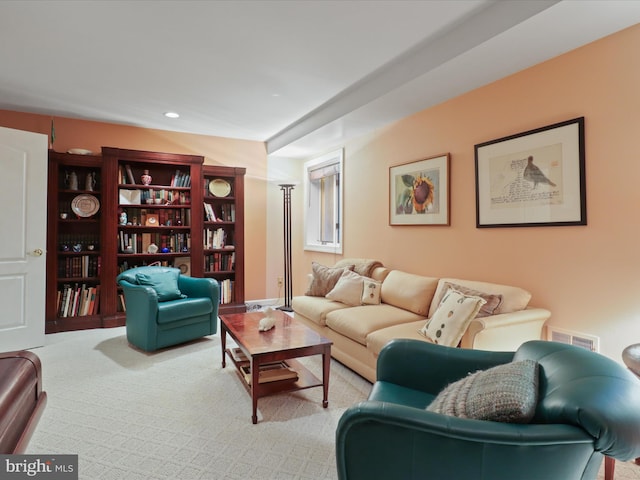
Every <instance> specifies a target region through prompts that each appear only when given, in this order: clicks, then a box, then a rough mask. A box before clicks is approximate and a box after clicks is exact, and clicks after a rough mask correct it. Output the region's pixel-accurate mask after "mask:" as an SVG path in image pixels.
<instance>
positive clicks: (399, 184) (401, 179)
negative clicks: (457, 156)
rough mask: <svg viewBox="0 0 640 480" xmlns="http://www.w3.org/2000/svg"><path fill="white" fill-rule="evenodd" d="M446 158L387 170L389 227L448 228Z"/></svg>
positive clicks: (441, 157)
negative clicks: (434, 226)
mask: <svg viewBox="0 0 640 480" xmlns="http://www.w3.org/2000/svg"><path fill="white" fill-rule="evenodd" d="M449 185H450V181H449V154H448V153H446V154H442V155H437V156H435V157H429V158H425V159H424V160H418V161H416V162H411V163H405V164H402V165H396V166H394V167H391V168H389V225H449Z"/></svg>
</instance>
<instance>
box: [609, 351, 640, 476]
mask: <svg viewBox="0 0 640 480" xmlns="http://www.w3.org/2000/svg"><path fill="white" fill-rule="evenodd" d="M622 361H623V362H624V364H625V365H626V366H627V368H628V369H629V370H631V371H632V372H633V373H635V374H636V375H637V376H638V377H639V378H640V343H635V344H633V345H629V346H628V347H627V348H625V349H624V350H623V351H622ZM636 465H640V457H638V458H636ZM615 468H616V461H615V460H614V459H613V458H611V457H605V459H604V478H605V480H613V472H614V471H615Z"/></svg>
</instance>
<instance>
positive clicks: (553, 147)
mask: <svg viewBox="0 0 640 480" xmlns="http://www.w3.org/2000/svg"><path fill="white" fill-rule="evenodd" d="M584 163H585V157H584V117H580V118H575V119H573V120H567V121H565V122H561V123H556V124H553V125H548V126H546V127H542V128H538V129H535V130H530V131H527V132H523V133H518V134H516V135H511V136H508V137H504V138H499V139H497V140H491V141H489V142H485V143H481V144H478V145H476V146H475V169H476V227H477V228H486V227H535V226H550V225H556V226H564V225H586V224H587V205H586V194H585V173H584Z"/></svg>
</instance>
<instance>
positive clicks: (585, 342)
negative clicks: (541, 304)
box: [547, 326, 600, 352]
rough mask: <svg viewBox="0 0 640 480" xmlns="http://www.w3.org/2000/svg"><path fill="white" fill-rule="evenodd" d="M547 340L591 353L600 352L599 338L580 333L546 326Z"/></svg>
mask: <svg viewBox="0 0 640 480" xmlns="http://www.w3.org/2000/svg"><path fill="white" fill-rule="evenodd" d="M547 340H550V341H552V342H560V343H566V344H569V345H575V346H576V347H581V348H584V349H586V350H591V351H592V352H599V351H600V338H599V337H595V336H593V335H587V334H584V333H580V332H572V331H570V330H564V329H562V328H557V327H551V326H547Z"/></svg>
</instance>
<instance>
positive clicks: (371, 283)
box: [361, 277, 382, 305]
mask: <svg viewBox="0 0 640 480" xmlns="http://www.w3.org/2000/svg"><path fill="white" fill-rule="evenodd" d="M363 278H364V285H363V287H362V299H361V301H362V304H363V305H379V304H380V290H381V289H382V283H380V282H378V281H377V280H373V279H371V278H367V277H363Z"/></svg>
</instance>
